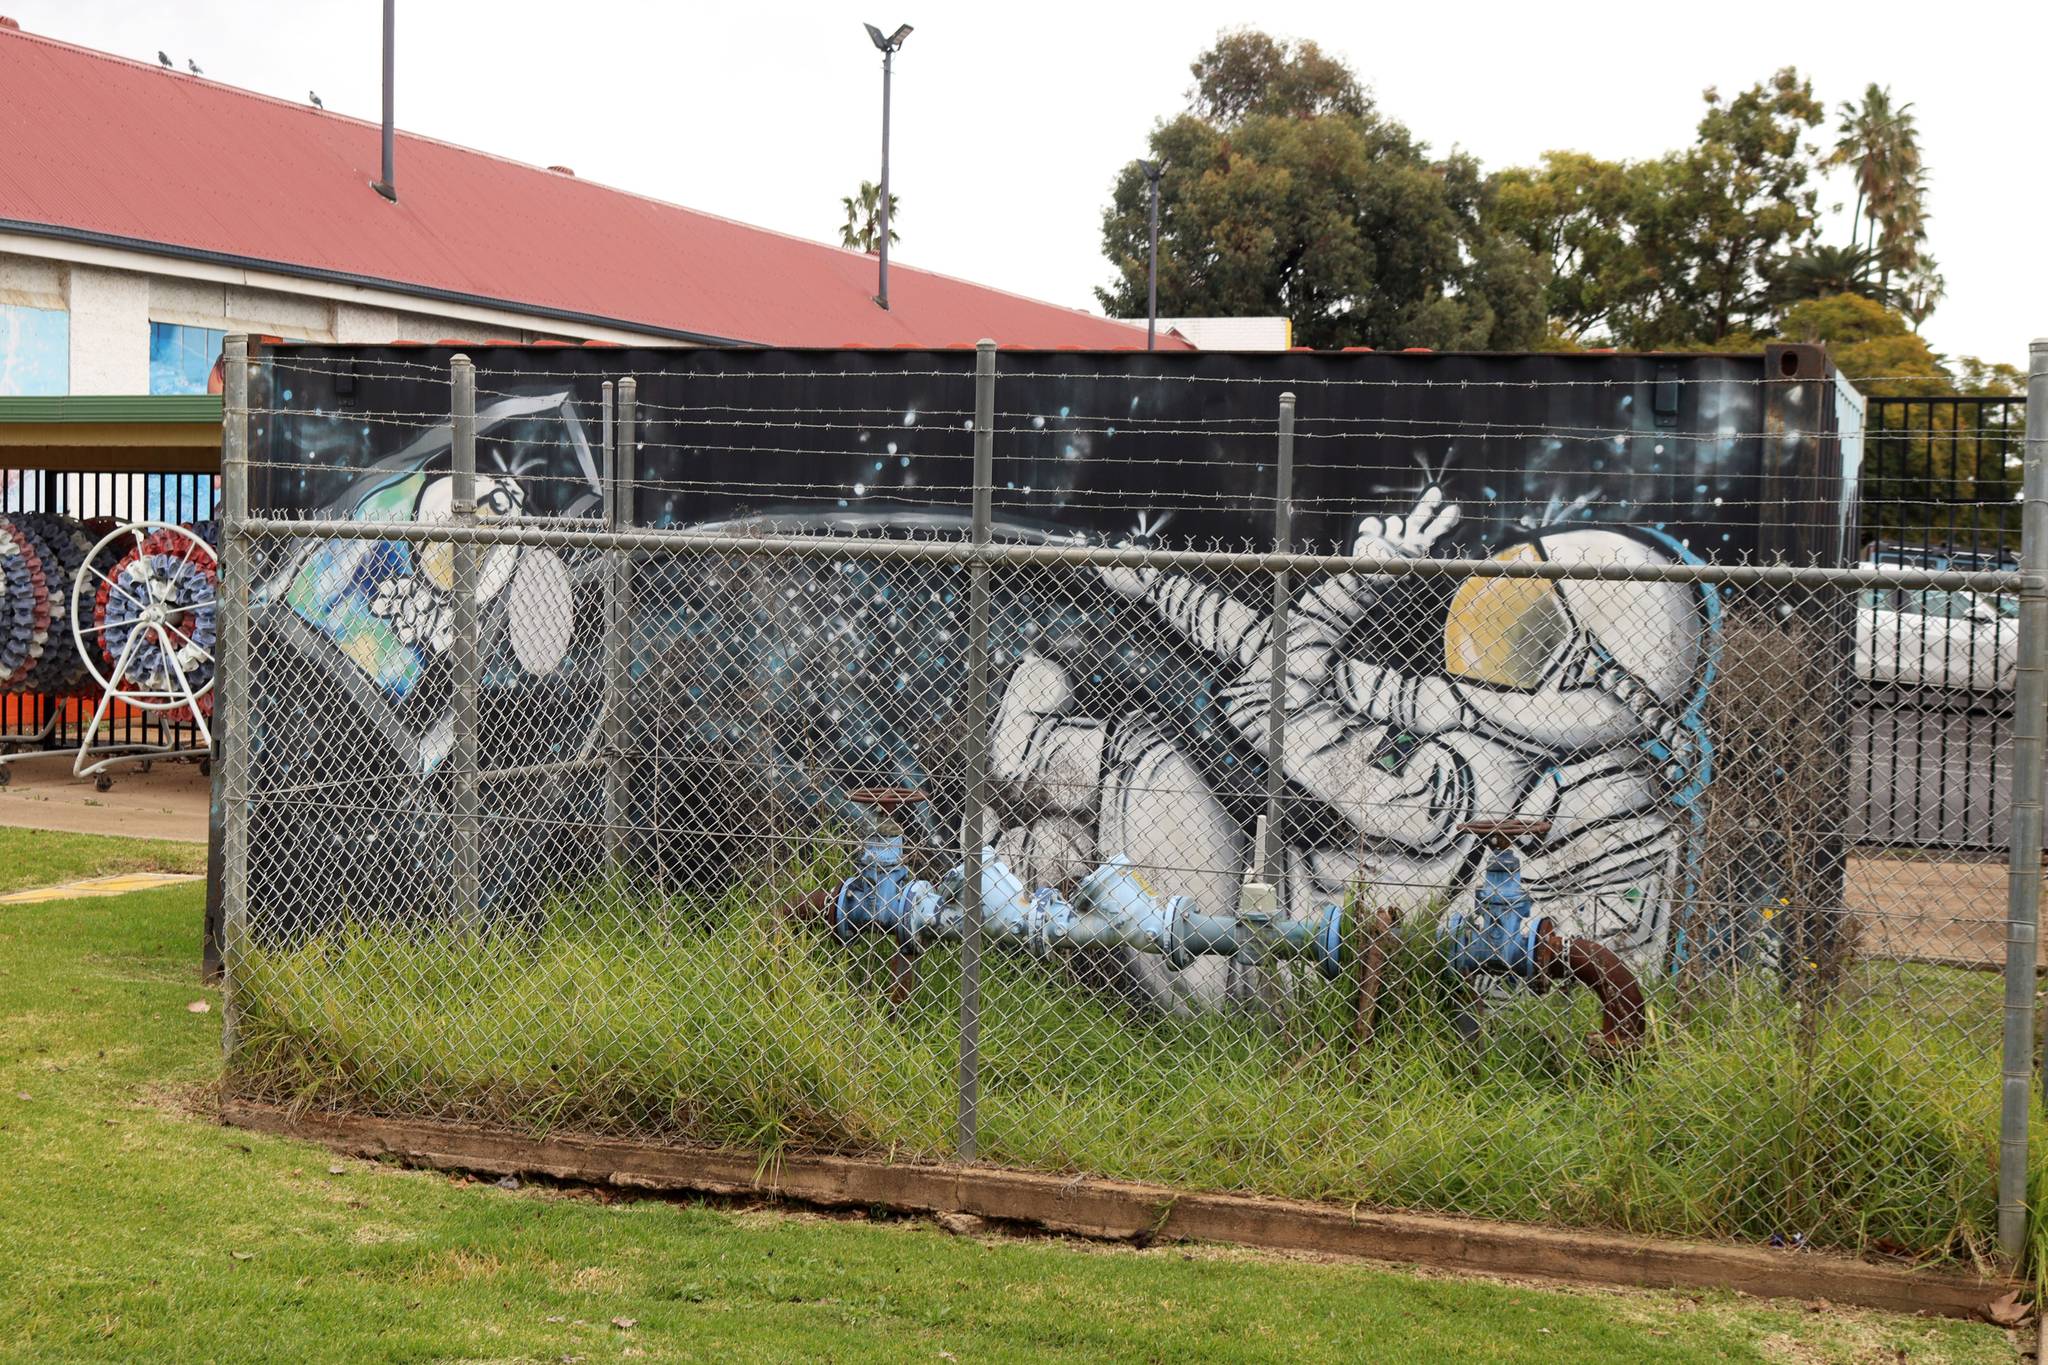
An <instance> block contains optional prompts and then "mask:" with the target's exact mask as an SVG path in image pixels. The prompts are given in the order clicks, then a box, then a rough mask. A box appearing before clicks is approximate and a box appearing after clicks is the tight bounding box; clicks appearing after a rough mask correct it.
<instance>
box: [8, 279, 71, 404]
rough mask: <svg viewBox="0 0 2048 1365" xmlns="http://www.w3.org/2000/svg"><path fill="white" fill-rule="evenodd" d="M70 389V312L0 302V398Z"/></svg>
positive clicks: (59, 394) (56, 395) (43, 395)
mask: <svg viewBox="0 0 2048 1365" xmlns="http://www.w3.org/2000/svg"><path fill="white" fill-rule="evenodd" d="M69 392H71V315H70V314H69V313H67V312H65V311H64V310H63V309H61V308H29V307H26V306H24V305H21V304H13V303H0V398H60V397H62V396H63V395H65V394H67V393H69Z"/></svg>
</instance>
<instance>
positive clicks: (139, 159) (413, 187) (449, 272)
mask: <svg viewBox="0 0 2048 1365" xmlns="http://www.w3.org/2000/svg"><path fill="white" fill-rule="evenodd" d="M380 136H381V129H380V127H379V125H378V124H375V123H371V122H366V121H364V120H361V119H355V118H350V117H348V116H346V115H342V114H336V113H331V112H327V111H325V110H322V109H317V108H314V107H312V106H311V105H310V104H308V105H300V104H295V103H291V102H288V101H285V100H279V99H274V98H271V97H269V96H266V95H259V94H255V93H252V92H250V91H247V90H241V89H237V88H235V87H233V86H229V85H224V84H221V83H220V82H218V81H212V80H207V79H205V78H204V77H202V76H197V75H191V74H187V73H186V72H183V71H175V70H166V69H162V68H160V67H158V66H154V65H150V64H147V63H143V62H137V61H131V60H129V59H127V58H124V57H117V56H113V55H110V54H108V53H104V52H97V51H93V50H91V49H89V48H83V47H79V46H76V45H74V44H70V43H65V42H59V41H56V40H54V39H50V38H46V37H43V36H41V35H37V34H31V33H26V32H23V31H22V30H21V29H20V27H19V26H18V25H16V24H15V23H13V22H12V21H10V20H5V19H0V396H4V395H9V394H66V393H74V394H75V393H107V394H120V393H177V392H189V391H191V390H192V388H193V387H194V386H195V384H197V385H202V386H203V383H204V379H205V373H206V370H207V369H208V368H209V367H210V366H211V363H212V356H213V355H214V354H217V352H218V344H219V337H220V335H221V334H223V333H224V332H227V331H252V332H264V333H270V334H274V335H279V336H285V337H292V338H298V339H304V340H321V341H343V342H351V341H356V342H360V341H390V340H396V339H401V338H416V339H462V340H483V339H486V338H506V339H518V340H526V341H532V340H563V341H613V342H635V343H647V342H677V343H695V344H727V343H741V344H764V345H776V346H844V345H858V346H920V347H936V346H956V345H969V344H972V343H973V342H974V341H975V340H977V339H978V338H981V337H984V336H992V337H996V338H998V339H999V340H1001V341H1002V343H1003V344H1004V345H1006V346H1016V347H1033V348H1036V347H1086V348H1105V349H1106V348H1117V347H1132V346H1140V347H1142V346H1143V345H1144V341H1145V337H1144V329H1143V327H1142V325H1139V326H1133V325H1132V324H1130V323H1126V322H1119V321H1116V320H1113V319H1109V318H1103V317H1099V316H1096V315H1093V314H1090V313H1086V312H1082V311H1080V310H1078V309H1070V308H1061V307H1057V306H1054V305H1052V304H1047V303H1042V302H1039V301H1037V300H1033V299H1027V298H1022V297H1019V296H1018V295H1015V294H1009V293H1005V292H1003V291H1002V290H998V289H990V288H987V287H985V286H982V285H977V284H970V283H968V282H966V281H964V280H957V279H953V278H951V277H948V276H945V275H939V274H934V273H932V272H929V271H922V270H918V269H916V268H914V267H908V266H896V267H895V268H893V269H892V271H891V281H890V305H891V306H890V307H889V308H887V309H883V308H881V307H880V306H878V305H877V304H876V303H875V301H874V298H873V295H874V290H875V263H874V260H873V258H872V257H869V256H866V255H863V254H861V253H858V252H852V251H847V250H843V249H841V248H839V247H835V246H829V245H826V244H824V243H820V242H812V241H805V240H802V239H800V238H796V237H792V236H788V235H786V234H783V233H778V232H771V231H767V230H765V229H762V228H757V227H751V226H749V225H747V224H745V223H738V222H734V221H732V220H731V219H727V218H720V217H717V216H715V215H712V214H707V213H700V212H697V211H695V210H693V209H688V208H683V207H681V206H679V205H675V204H668V203H663V202H661V201H659V200H655V199H649V198H646V197H645V196H642V195H637V194H633V193H630V192H628V191H625V190H619V189H613V188H611V187H609V186H605V185H598V184H593V183H591V182H589V181H585V180H581V179H578V178H577V177H576V176H575V175H574V174H573V173H571V172H570V171H568V170H566V169H564V168H561V167H552V168H543V167H538V166H529V165H524V164H522V163H520V162H516V161H511V160H508V159H506V158H504V157H501V156H495V155H492V154H490V153H486V152H479V151H475V150H472V149H470V148H466V147H457V146H453V145H451V144H449V143H446V142H440V141H436V140H435V139H433V138H429V137H421V136H418V135H415V134H411V133H405V132H400V133H398V134H397V150H396V165H397V168H398V175H397V179H398V182H399V183H398V187H397V189H398V194H397V198H396V201H395V202H393V201H392V200H388V199H386V198H385V197H384V196H383V195H381V194H379V193H378V192H377V191H376V190H375V189H373V188H372V182H374V181H375V180H376V179H377V178H378V175H379V171H380V166H379V157H380ZM892 265H894V263H893V262H892ZM1162 344H1166V345H1173V346H1181V345H1184V344H1185V343H1184V342H1182V341H1181V340H1180V339H1178V338H1171V337H1169V338H1162Z"/></svg>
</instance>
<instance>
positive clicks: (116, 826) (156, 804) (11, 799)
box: [0, 753, 213, 844]
mask: <svg viewBox="0 0 2048 1365" xmlns="http://www.w3.org/2000/svg"><path fill="white" fill-rule="evenodd" d="M111 776H112V777H113V779H114V785H113V788H112V789H111V790H109V791H104V792H102V791H98V790H96V789H95V788H94V787H93V784H92V781H91V779H90V778H88V779H85V780H83V781H81V780H80V779H78V778H75V777H73V776H72V775H71V755H70V754H69V753H65V754H51V755H47V756H42V755H38V756H37V757H34V758H31V759H27V760H25V761H23V762H19V763H14V764H11V765H10V772H9V778H8V782H7V785H6V786H4V787H0V825H12V826H14V827H15V828H17V829H54V830H61V831H63V832H64V833H67V834H125V835H128V836H130V837H131V838H137V839H176V840H179V841H181V842H184V843H193V844H203V843H205V842H206V816H207V810H208V808H209V806H210V805H211V803H212V800H213V794H212V784H211V781H210V779H208V778H206V777H204V776H202V775H201V774H200V771H199V765H198V764H196V763H165V762H162V761H161V760H159V761H158V762H157V763H156V764H154V765H153V766H152V767H151V769H150V771H148V772H146V773H144V772H137V771H136V770H135V769H134V768H132V767H122V768H116V769H114V770H113V772H112V773H111Z"/></svg>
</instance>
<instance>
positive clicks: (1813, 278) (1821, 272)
mask: <svg viewBox="0 0 2048 1365" xmlns="http://www.w3.org/2000/svg"><path fill="white" fill-rule="evenodd" d="M1870 261H1871V256H1870V253H1869V252H1868V251H1866V250H1864V249H1863V248H1862V247H1860V246H1827V245H1825V244H1823V243H1819V242H1816V243H1814V244H1813V245H1812V246H1809V247H1808V248H1807V249H1806V250H1804V251H1802V252H1800V253H1799V254H1798V255H1796V256H1792V257H1789V258H1788V259H1787V260H1786V261H1785V263H1784V264H1783V265H1781V266H1780V267H1778V272H1777V278H1776V279H1775V280H1773V281H1772V285H1773V288H1772V293H1773V295H1774V296H1775V297H1776V299H1777V301H1778V302H1779V303H1781V304H1786V303H1797V302H1799V301H1800V300H1801V299H1819V298H1826V297H1827V296H1828V295H1830V294H1861V295H1862V296H1863V297H1864V298H1867V299H1876V300H1877V301H1878V302H1879V303H1883V304H1887V305H1889V303H1890V299H1889V297H1888V296H1887V294H1886V292H1885V290H1884V289H1883V287H1882V286H1880V285H1876V284H1872V283H1871V282H1870Z"/></svg>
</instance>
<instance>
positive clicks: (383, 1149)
mask: <svg viewBox="0 0 2048 1365" xmlns="http://www.w3.org/2000/svg"><path fill="white" fill-rule="evenodd" d="M221 1116H222V1118H223V1119H224V1120H225V1121H226V1122H228V1123H230V1124H234V1125H237V1126H239V1127H243V1128H252V1129H256V1130H258V1131H260V1132H267V1133H277V1134H281V1135H284V1136H288V1137H297V1138H305V1139H308V1140H311V1141H314V1142H320V1143H324V1144H326V1145H327V1146H329V1147H333V1148H336V1149H338V1150H341V1151H345V1152H348V1153H351V1154H353V1155H357V1156H366V1157H376V1158H390V1159H394V1160H397V1161H401V1162H405V1163H407V1164H409V1165H415V1166H427V1167H432V1168H435V1169H438V1170H459V1171H480V1172H485V1173H488V1174H492V1175H525V1176H535V1175H538V1176H544V1177H547V1178H549V1179H553V1180H565V1181H573V1182H577V1183H580V1184H590V1185H600V1186H610V1187H613V1188H618V1189H628V1190H644V1191H648V1192H651V1193H658V1194H712V1195H725V1196H731V1195H739V1196H759V1197H768V1198H775V1199H786V1200H790V1201H794V1202H799V1203H805V1204H814V1205H821V1206H825V1207H831V1208H873V1207H877V1206H879V1207H884V1208H888V1209H893V1210H897V1211H901V1212H907V1213H970V1214H975V1215H978V1216H980V1217H984V1218H994V1219H1001V1220H1003V1221H1006V1222H1011V1223H1021V1224H1026V1225H1029V1226H1032V1227H1037V1228H1043V1229H1046V1230H1048V1231H1052V1232H1063V1233H1072V1234H1075V1235H1078V1236H1083V1237H1099V1238H1109V1239H1117V1240H1124V1239H1132V1238H1145V1239H1157V1240H1184V1241H1204V1242H1233V1243H1237V1244H1239V1245H1241V1246H1250V1247H1264V1248H1270V1249H1274V1250H1285V1251H1307V1252H1316V1253H1322V1254H1331V1255H1341V1256H1356V1257H1361V1258H1364V1259H1368V1260H1375V1261H1392V1262H1400V1263H1407V1264H1415V1265H1426V1266H1433V1267H1439V1268H1442V1269H1446V1270H1463V1271H1473V1272H1477V1273H1482V1274H1492V1275H1513V1276H1534V1277H1539V1278H1543V1279H1553V1280H1572V1281H1578V1282H1581V1283H1591V1284H1609V1285H1630V1286H1636V1287H1641V1288H1651V1289H1733V1290H1738V1291H1740V1292H1743V1293H1746V1294H1756V1295H1761V1296H1766V1297H1781V1298H1799V1299H1826V1300H1828V1301H1830V1302H1833V1303H1840V1304H1855V1305H1860V1306H1863V1307H1868V1308H1886V1309H1892V1310H1896V1311H1902V1312H1918V1313H1933V1314H1940V1315H1942V1316H1948V1317H1980V1316H1987V1315H1988V1313H1987V1310H1988V1308H1989V1306H1990V1304H1991V1303H1992V1301H1993V1300H1996V1299H1999V1298H2001V1297H2003V1296H2005V1295H2006V1294H2009V1293H2010V1292H2012V1291H2013V1290H2014V1289H2015V1288H2017V1287H2018V1285H2017V1282H2016V1281H2013V1280H2009V1279H2001V1278H1995V1277H1986V1276H1977V1275H1969V1274H1961V1273H1957V1272H1954V1271H1939V1270H1911V1269H1906V1268H1903V1267H1898V1266H1887V1265H1878V1264H1873V1263H1870V1262H1867V1261H1859V1260H1855V1259H1853V1258H1850V1257H1846V1256H1833V1255H1826V1254H1822V1253H1818V1252H1784V1251H1770V1250H1764V1249H1760V1248H1753V1247H1737V1246H1727V1245H1717V1244H1714V1243H1692V1242H1675V1241H1659V1240H1653V1239H1650V1238H1643V1237H1631V1236H1626V1235H1623V1234H1618V1233H1608V1232H1588V1231H1572V1230H1563V1229H1557V1228H1540V1227H1531V1226H1527V1225H1524V1224H1517V1223H1494V1222H1487V1221H1483V1220H1480V1219H1470V1218H1444V1217H1431V1216H1423V1215H1418V1214H1399V1213H1377V1212H1367V1211H1363V1210H1353V1209H1347V1208H1343V1207H1340V1206H1336V1205H1329V1204H1314V1203H1304V1202H1300V1201H1295V1200H1282V1199H1259V1198H1253V1197H1249V1196H1245V1195H1233V1194H1196V1193H1187V1192H1180V1191H1175V1190H1172V1189H1169V1188H1167V1187H1165V1186H1161V1185H1141V1184H1134V1183H1131V1182H1127V1181H1118V1180H1097V1179H1092V1178H1085V1177H1074V1178H1070V1177H1062V1176H1052V1175H1041V1174H1036V1173H1032V1172H1028V1171H1010V1170H999V1169H994V1168H991V1167H984V1166H936V1165H933V1166H923V1165H891V1164H889V1163H886V1162H882V1161H875V1160H861V1159H856V1158H849V1157H831V1156H785V1157H782V1158H780V1159H778V1160H776V1161H774V1162H772V1163H768V1164H766V1165H764V1164H763V1163H762V1162H761V1160H760V1159H759V1158H757V1157H755V1156H751V1155H749V1154H747V1153H744V1152H729V1151H719V1150H714V1149H707V1148H696V1147H668V1146H652V1145H646V1144H641V1143H634V1142H624V1141H619V1140H616V1139H610V1138H586V1137H547V1138H534V1137H527V1136H522V1135H519V1134H515V1133H506V1132H501V1131H491V1130H485V1129H479V1128H472V1127H464V1126H458V1125H455V1124H446V1123H425V1122H420V1121H417V1120H408V1119H381V1118H358V1117H348V1116H340V1115H332V1114H311V1113H309V1114H294V1113H291V1112H289V1111H287V1110H285V1109H281V1108H277V1107H274V1106H270V1105H263V1104H255V1103H250V1102H248V1101H243V1100H229V1101H227V1102H226V1103H225V1104H224V1105H223V1107H222V1111H221Z"/></svg>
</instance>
